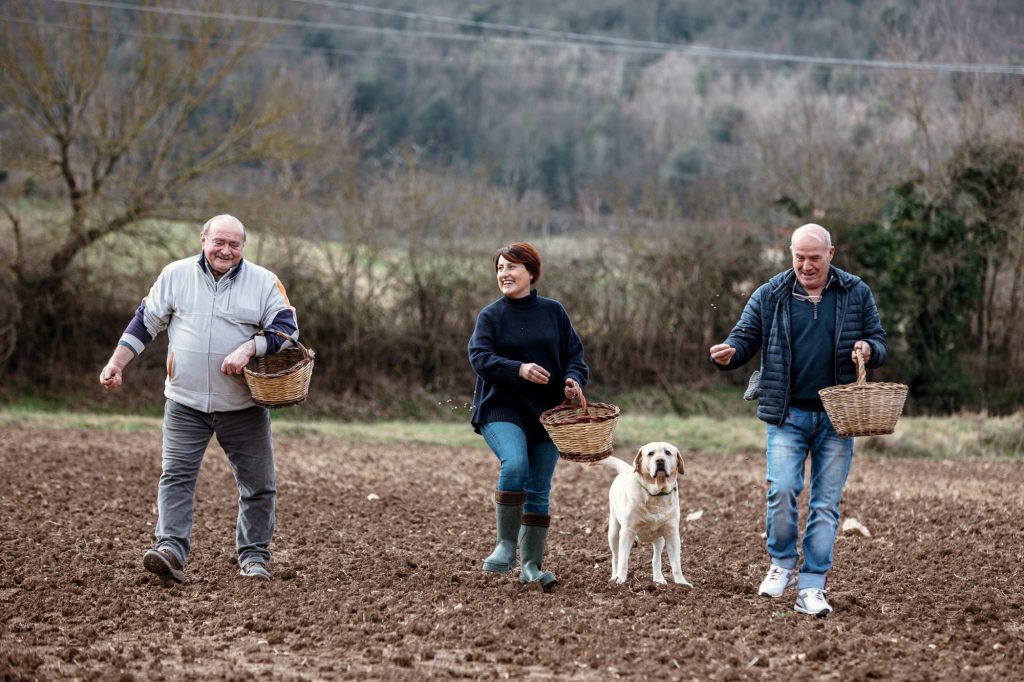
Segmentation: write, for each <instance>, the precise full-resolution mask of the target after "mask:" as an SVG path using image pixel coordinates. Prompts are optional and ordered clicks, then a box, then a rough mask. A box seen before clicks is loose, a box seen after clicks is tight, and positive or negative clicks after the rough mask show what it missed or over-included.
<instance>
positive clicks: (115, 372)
mask: <svg viewBox="0 0 1024 682" xmlns="http://www.w3.org/2000/svg"><path fill="white" fill-rule="evenodd" d="M134 357H135V353H133V352H132V351H130V350H128V349H127V348H125V347H124V346H122V345H120V344H119V345H118V346H117V347H116V348H114V353H113V354H112V355H111V356H110V359H109V360H107V364H106V366H104V367H103V370H102V371H101V372H100V385H102V386H103V388H105V389H107V390H108V391H109V390H111V389H115V388H117V387H118V386H120V385H121V382H122V381H123V380H124V377H123V375H122V373H123V372H124V368H125V367H127V366H128V363H129V362H131V361H132V358H134Z"/></svg>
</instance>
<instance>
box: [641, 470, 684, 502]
mask: <svg viewBox="0 0 1024 682" xmlns="http://www.w3.org/2000/svg"><path fill="white" fill-rule="evenodd" d="M633 478H635V479H636V484H637V485H638V486H640V487H641V488H643V489H644V492H645V493H647V494H648V495H650V496H651V497H663V496H665V495H671V494H672V493H674V492H675V491H676V490H678V489H679V484H678V483H677V484H676V485H675V486H673V487H672V490H666V491H665V492H663V493H652V492H651V491H650V490H648V489H647V486H645V485H644V482H643V479H641V478H640V474H633Z"/></svg>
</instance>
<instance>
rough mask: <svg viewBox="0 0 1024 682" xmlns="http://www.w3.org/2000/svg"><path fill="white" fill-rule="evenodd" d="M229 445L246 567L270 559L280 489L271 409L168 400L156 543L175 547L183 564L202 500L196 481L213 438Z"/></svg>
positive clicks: (239, 540)
mask: <svg viewBox="0 0 1024 682" xmlns="http://www.w3.org/2000/svg"><path fill="white" fill-rule="evenodd" d="M214 434H216V435H217V442H218V443H220V446H221V447H222V448H223V449H224V454H225V455H227V458H228V463H229V464H230V465H231V471H232V473H234V475H235V484H236V485H237V486H238V520H237V522H236V523H235V548H236V550H237V551H238V563H239V565H240V566H245V565H246V564H249V563H252V562H255V561H259V562H262V563H268V562H269V561H270V550H268V549H267V547H268V546H269V545H270V540H271V538H272V537H273V536H274V525H275V510H276V502H277V487H276V483H275V478H274V447H273V444H272V442H271V437H270V413H269V412H268V410H267V408H265V407H250V408H247V409H244V410H237V411H235V412H200V411H198V410H194V409H192V408H191V407H186V406H185V405H182V404H181V403H176V402H174V401H173V400H168V401H167V402H166V404H165V405H164V449H163V473H162V474H161V475H160V484H159V487H158V489H157V498H156V500H157V513H158V516H157V523H156V546H157V548H158V549H165V548H166V549H169V550H170V551H171V552H172V553H173V554H174V556H175V557H176V558H177V559H178V561H179V562H180V563H181V565H182V566H184V565H185V562H186V561H188V555H189V550H190V544H189V535H190V534H191V533H192V515H193V510H194V509H195V504H196V480H197V479H198V478H199V467H200V465H201V464H202V463H203V455H205V454H206V447H207V446H208V445H209V444H210V438H211V437H213V435H214Z"/></svg>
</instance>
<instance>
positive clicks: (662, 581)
mask: <svg viewBox="0 0 1024 682" xmlns="http://www.w3.org/2000/svg"><path fill="white" fill-rule="evenodd" d="M654 582H656V583H658V584H659V585H668V581H667V580H665V576H663V575H656V576H654ZM676 582H679V581H678V580H677V581H676Z"/></svg>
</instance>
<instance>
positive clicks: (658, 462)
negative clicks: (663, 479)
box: [654, 459, 666, 471]
mask: <svg viewBox="0 0 1024 682" xmlns="http://www.w3.org/2000/svg"><path fill="white" fill-rule="evenodd" d="M654 468H655V469H658V470H661V471H664V470H665V468H666V467H665V460H663V459H658V460H655V461H654Z"/></svg>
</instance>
